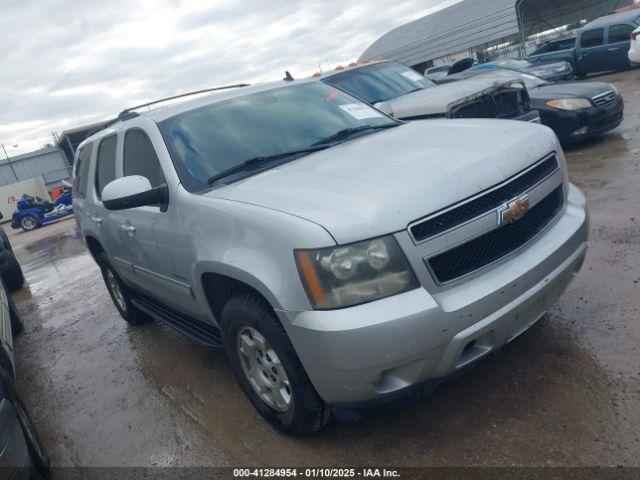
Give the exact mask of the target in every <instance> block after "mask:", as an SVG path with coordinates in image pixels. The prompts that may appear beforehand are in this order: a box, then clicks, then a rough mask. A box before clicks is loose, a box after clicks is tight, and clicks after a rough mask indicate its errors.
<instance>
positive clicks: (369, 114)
mask: <svg viewBox="0 0 640 480" xmlns="http://www.w3.org/2000/svg"><path fill="white" fill-rule="evenodd" d="M340 108H341V109H342V110H344V111H345V112H347V113H348V114H349V115H351V116H352V117H353V118H357V119H358V120H364V119H366V118H378V117H383V116H384V115H382V114H381V113H380V112H378V111H377V110H374V109H373V108H371V107H369V106H368V105H364V104H362V103H347V104H346V105H340Z"/></svg>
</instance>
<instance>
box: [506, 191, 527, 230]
mask: <svg viewBox="0 0 640 480" xmlns="http://www.w3.org/2000/svg"><path fill="white" fill-rule="evenodd" d="M527 210H529V197H528V196H527V195H523V196H522V197H520V198H516V199H515V200H513V201H511V202H509V203H507V206H506V207H505V209H504V210H502V211H501V212H500V225H503V224H505V223H511V222H515V221H516V220H520V219H521V218H522V217H523V216H524V214H525V213H527Z"/></svg>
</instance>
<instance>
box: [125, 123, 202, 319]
mask: <svg viewBox="0 0 640 480" xmlns="http://www.w3.org/2000/svg"><path fill="white" fill-rule="evenodd" d="M121 159H122V161H121V172H122V174H121V176H130V175H140V176H143V177H145V178H147V179H148V180H149V182H150V183H151V186H152V187H157V186H159V185H162V184H164V183H166V180H165V175H164V172H163V170H162V166H161V165H160V161H159V159H158V156H157V154H156V151H155V148H154V146H153V144H152V142H151V140H150V139H149V136H148V135H147V133H146V132H145V130H144V129H143V128H140V127H132V128H129V129H128V130H126V131H125V132H124V135H123V146H122V155H121ZM170 203H171V202H170ZM175 213H176V212H174V211H172V209H171V206H169V207H168V208H167V209H164V208H162V207H161V206H144V207H136V208H129V209H125V210H120V211H118V212H117V214H116V215H117V216H118V218H119V221H120V222H121V223H120V225H118V226H117V227H118V228H119V229H120V230H121V232H122V234H123V237H124V242H123V243H124V246H125V251H124V254H123V255H124V259H125V260H126V262H127V263H128V264H129V265H130V266H131V271H132V277H131V280H132V282H133V283H134V287H135V288H136V289H138V290H140V291H141V292H143V293H146V294H148V295H150V296H152V297H153V298H154V299H156V300H160V301H162V303H165V304H168V305H170V306H174V307H175V306H177V305H179V304H180V303H181V302H180V298H181V297H186V298H192V295H191V288H190V287H189V285H186V284H184V283H182V282H180V281H179V280H177V279H175V278H174V277H173V270H174V269H173V263H172V255H171V250H170V248H169V245H168V243H167V239H168V238H170V237H171V235H170V232H171V231H173V230H174V229H175V225H174V220H173V219H174V217H175V216H176V215H175Z"/></svg>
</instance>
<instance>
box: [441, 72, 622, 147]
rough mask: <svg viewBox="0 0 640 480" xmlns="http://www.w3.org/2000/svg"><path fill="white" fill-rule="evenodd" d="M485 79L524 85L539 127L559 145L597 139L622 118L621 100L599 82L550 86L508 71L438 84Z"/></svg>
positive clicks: (613, 89)
mask: <svg viewBox="0 0 640 480" xmlns="http://www.w3.org/2000/svg"><path fill="white" fill-rule="evenodd" d="M480 75H481V76H485V77H487V78H491V79H492V80H494V81H496V82H498V81H506V80H509V79H515V78H518V79H520V80H522V81H523V82H525V84H526V85H527V90H528V92H529V97H530V99H531V107H532V108H534V109H536V110H537V111H538V112H540V118H541V119H542V123H543V124H544V125H547V126H548V127H551V128H552V129H553V131H554V132H556V135H558V138H559V139H560V141H561V142H562V143H572V142H578V141H581V140H585V139H587V138H592V137H595V136H597V135H601V134H603V133H605V132H608V131H610V130H613V129H614V128H616V127H617V126H618V125H620V123H622V120H623V118H624V100H623V98H622V95H620V93H619V92H618V90H617V89H616V87H615V86H613V85H611V84H609V83H601V82H584V81H583V82H560V83H550V82H547V81H545V80H542V79H541V78H538V77H534V76H533V75H528V74H526V73H518V72H514V71H510V70H504V69H496V70H491V71H487V70H475V69H471V70H467V71H466V72H463V73H459V74H456V75H450V76H447V77H445V78H443V79H441V80H439V82H451V81H459V80H462V79H467V78H477V76H480Z"/></svg>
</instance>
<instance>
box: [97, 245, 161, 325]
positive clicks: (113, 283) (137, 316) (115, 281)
mask: <svg viewBox="0 0 640 480" xmlns="http://www.w3.org/2000/svg"><path fill="white" fill-rule="evenodd" d="M98 265H99V266H100V271H101V272H102V279H103V280H104V284H105V286H106V287H107V291H108V292H109V296H110V297H111V301H112V302H113V304H114V305H115V307H116V309H117V310H118V313H119V314H120V316H121V317H122V318H123V319H124V321H125V322H127V323H128V324H129V325H141V324H143V323H147V322H149V321H150V320H151V317H150V316H149V315H147V314H146V313H144V312H143V311H141V310H139V309H138V308H137V307H136V306H135V305H133V303H132V302H131V299H132V295H131V289H130V288H129V287H127V285H125V283H124V282H123V281H122V280H121V279H120V277H119V276H118V274H117V273H116V271H115V270H114V269H113V267H112V266H111V264H110V263H109V260H107V256H106V255H105V254H104V252H103V253H101V254H100V255H99V262H98Z"/></svg>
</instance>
